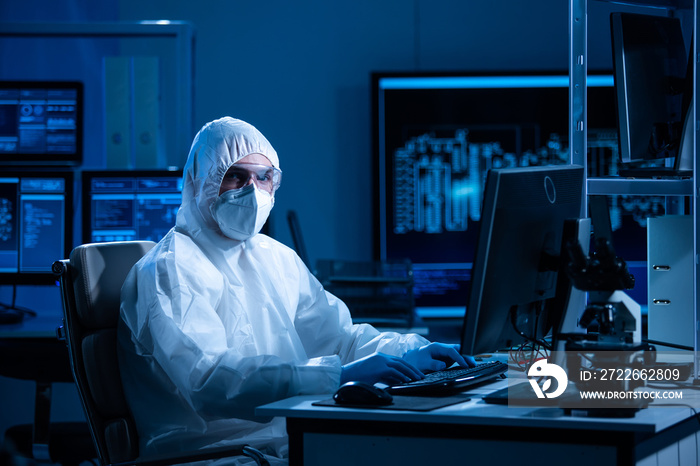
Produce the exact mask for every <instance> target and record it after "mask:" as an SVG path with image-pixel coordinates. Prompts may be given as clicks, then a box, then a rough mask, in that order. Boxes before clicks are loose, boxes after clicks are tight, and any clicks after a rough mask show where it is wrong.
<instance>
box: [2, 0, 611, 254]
mask: <svg viewBox="0 0 700 466" xmlns="http://www.w3.org/2000/svg"><path fill="white" fill-rule="evenodd" d="M11 3H12V5H11V6H10V4H9V3H5V4H3V5H2V6H0V9H1V10H0V11H2V13H3V14H2V17H3V20H4V21H111V20H123V21H138V20H159V19H169V20H185V21H189V22H191V23H192V24H193V25H194V27H195V29H196V47H195V70H194V72H195V88H194V122H195V123H194V128H193V129H192V135H191V136H194V133H195V132H196V130H197V129H198V128H200V127H201V126H202V125H203V124H204V123H206V122H207V121H210V120H212V119H215V118H218V117H220V116H224V115H231V116H235V117H239V118H242V119H245V120H248V121H250V122H251V123H253V124H254V125H256V126H257V127H259V129H261V130H262V131H263V133H264V134H265V135H266V136H267V137H268V138H269V139H270V140H271V142H272V143H273V145H275V147H276V148H277V151H278V152H279V154H280V157H281V165H282V169H283V171H284V177H283V184H282V188H281V189H280V191H279V192H278V195H277V199H276V206H275V209H274V211H273V215H272V218H271V233H272V234H273V236H275V237H276V238H278V239H280V240H281V241H282V242H284V243H286V244H288V245H292V241H291V235H290V233H289V229H288V226H287V222H286V212H287V211H288V210H289V209H296V210H297V212H298V217H299V220H300V223H301V227H302V230H303V234H304V238H305V241H306V243H307V249H308V252H309V256H310V257H311V259H312V260H316V259H319V258H340V259H360V260H366V259H370V258H371V257H372V228H373V225H372V185H371V180H372V171H373V170H374V167H375V164H374V161H373V160H372V154H371V115H370V111H371V109H370V106H371V105H370V102H371V101H370V79H369V76H370V73H371V72H372V71H424V70H464V71H480V70H566V69H567V67H568V61H569V57H568V2H563V1H561V0H538V1H536V2H521V1H518V0H494V1H490V2H464V1H460V0H440V1H429V0H413V1H405V0H358V1H354V2H324V1H321V0H311V1H304V2H287V1H285V0H271V1H266V2H240V1H229V0H215V1H207V2H190V1H171V0H151V1H149V2H142V1H139V0H121V1H117V0H112V1H109V2H106V3H105V2H101V5H100V6H99V7H97V6H95V5H93V4H92V3H90V2H88V1H85V0H82V1H80V0H62V1H53V2H51V1H48V0H34V1H28V2H23V3H22V4H21V5H19V4H15V3H19V2H11ZM611 9H613V7H612V6H611V5H608V4H607V3H604V2H589V56H590V61H589V67H590V68H591V69H593V68H595V69H601V68H602V69H605V68H610V66H611V58H610V44H609V43H610V34H609V31H608V29H609V27H608V19H607V18H608V13H609V11H611ZM615 9H619V7H616V8H615ZM120 51H121V52H123V51H124V50H123V48H122V49H120V44H119V43H117V42H116V41H115V40H111V39H109V40H105V39H98V40H92V41H90V40H87V41H82V43H81V46H80V48H79V52H78V53H77V54H76V53H71V54H70V55H69V56H62V54H61V40H56V39H43V40H39V41H32V42H31V44H30V45H26V44H19V43H18V42H17V41H12V40H2V41H0V57H2V59H3V64H5V63H6V60H7V58H8V57H10V58H12V59H13V61H18V60H16V59H15V58H14V57H17V56H18V55H19V56H20V57H22V60H20V62H19V63H12V66H11V67H10V66H2V67H1V69H0V78H2V79H20V78H22V77H23V76H24V75H28V76H31V77H38V78H43V79H48V78H57V79H71V78H73V77H74V76H81V77H83V76H84V80H85V85H86V99H87V103H86V117H87V118H86V131H85V148H86V151H85V162H84V167H86V168H101V167H104V166H105V155H104V148H103V147H104V144H103V140H102V139H103V134H104V129H103V121H104V119H103V116H102V113H103V112H104V110H103V108H104V107H103V103H102V102H103V93H102V89H103V83H102V72H101V70H102V59H103V57H104V56H109V55H115V54H118V53H119V52H120ZM132 53H134V54H137V53H138V51H137V52H133V51H132ZM25 57H26V58H25ZM76 70H77V71H76ZM186 155H187V154H185V153H183V154H175V155H174V156H173V155H170V156H169V160H179V161H180V163H179V165H182V164H183V163H184V160H185V158H186ZM76 202H78V203H79V199H78V200H77V201H76ZM76 207H78V206H76ZM76 211H78V212H79V209H77V210H76ZM76 220H77V221H79V218H78V219H76ZM79 240H80V239H79V236H78V235H76V242H79Z"/></svg>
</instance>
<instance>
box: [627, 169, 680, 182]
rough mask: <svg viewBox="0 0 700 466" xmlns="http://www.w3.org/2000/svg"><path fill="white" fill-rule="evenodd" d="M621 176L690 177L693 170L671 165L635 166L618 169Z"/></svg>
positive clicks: (645, 177) (646, 177) (644, 177)
mask: <svg viewBox="0 0 700 466" xmlns="http://www.w3.org/2000/svg"><path fill="white" fill-rule="evenodd" d="M619 175H620V177H621V178H642V179H648V178H667V179H677V178H692V177H693V170H682V169H677V168H673V167H637V168H621V169H620V170H619Z"/></svg>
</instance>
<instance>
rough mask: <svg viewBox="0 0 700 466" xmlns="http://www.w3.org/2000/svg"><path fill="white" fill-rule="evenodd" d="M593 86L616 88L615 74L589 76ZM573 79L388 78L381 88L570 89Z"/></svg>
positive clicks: (590, 85) (509, 77)
mask: <svg viewBox="0 0 700 466" xmlns="http://www.w3.org/2000/svg"><path fill="white" fill-rule="evenodd" d="M587 84H588V86H589V87H605V86H612V85H613V77H612V75H595V76H588V78H587ZM568 86H569V76H567V75H558V76H435V77H427V76H426V77H387V78H380V79H379V87H380V88H381V89H489V88H490V89H500V88H514V87H520V88H534V87H568Z"/></svg>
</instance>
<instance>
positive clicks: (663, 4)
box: [599, 0, 693, 10]
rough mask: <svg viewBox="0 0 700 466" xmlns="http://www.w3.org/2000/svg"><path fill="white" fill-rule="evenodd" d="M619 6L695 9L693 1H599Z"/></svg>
mask: <svg viewBox="0 0 700 466" xmlns="http://www.w3.org/2000/svg"><path fill="white" fill-rule="evenodd" d="M599 1H602V2H604V3H614V4H617V5H627V6H638V7H645V8H656V9H663V10H668V9H686V10H692V9H693V0H599Z"/></svg>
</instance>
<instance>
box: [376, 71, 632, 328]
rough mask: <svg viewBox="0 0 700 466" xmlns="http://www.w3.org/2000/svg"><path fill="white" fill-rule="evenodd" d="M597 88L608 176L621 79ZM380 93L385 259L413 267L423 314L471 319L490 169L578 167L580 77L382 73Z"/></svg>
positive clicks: (601, 80)
mask: <svg viewBox="0 0 700 466" xmlns="http://www.w3.org/2000/svg"><path fill="white" fill-rule="evenodd" d="M587 81H588V86H589V88H588V122H589V124H588V129H589V134H588V143H589V144H588V145H589V148H590V154H589V171H590V173H589V174H591V175H599V174H603V173H599V172H598V170H601V171H602V170H606V171H608V172H607V173H609V171H610V169H611V167H610V163H611V161H614V162H617V160H618V158H619V156H618V154H617V150H618V148H617V144H618V140H617V130H616V128H617V122H616V120H615V110H614V88H613V77H612V75H611V74H610V73H606V74H590V75H589V76H588V80H587ZM372 89H373V118H374V124H373V128H374V151H375V153H374V160H375V161H376V162H375V163H376V165H375V170H374V172H375V173H376V175H377V180H376V183H375V186H377V191H376V196H375V199H376V209H375V212H376V217H375V240H376V242H375V246H376V255H375V257H376V258H377V259H379V260H403V259H406V258H408V259H410V260H411V262H412V263H413V269H414V280H415V288H414V295H415V298H416V309H417V311H418V313H419V315H423V316H429V315H435V316H440V317H449V316H461V315H463V313H464V309H465V297H466V296H467V293H468V287H469V283H470V280H471V267H472V262H473V260H474V249H475V245H476V236H477V231H478V225H479V221H480V219H481V206H482V196H483V192H484V184H485V180H486V174H487V172H488V170H489V169H490V168H505V167H524V166H533V165H551V164H566V163H569V143H568V133H569V131H568V125H569V76H568V72H567V71H562V72H558V73H554V72H547V73H517V74H513V73H375V74H373V76H372ZM607 173H605V174H607Z"/></svg>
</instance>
